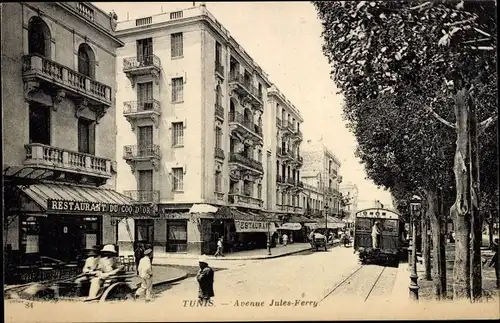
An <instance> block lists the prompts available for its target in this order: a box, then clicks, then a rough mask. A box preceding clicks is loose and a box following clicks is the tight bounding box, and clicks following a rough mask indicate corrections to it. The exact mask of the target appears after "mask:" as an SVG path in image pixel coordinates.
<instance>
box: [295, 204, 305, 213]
mask: <svg viewBox="0 0 500 323" xmlns="http://www.w3.org/2000/svg"><path fill="white" fill-rule="evenodd" d="M293 211H294V212H295V213H304V208H303V207H302V206H294V207H293Z"/></svg>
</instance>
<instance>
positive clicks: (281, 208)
mask: <svg viewBox="0 0 500 323" xmlns="http://www.w3.org/2000/svg"><path fill="white" fill-rule="evenodd" d="M276 208H277V209H278V210H279V211H282V212H294V208H293V206H292V205H285V204H276Z"/></svg>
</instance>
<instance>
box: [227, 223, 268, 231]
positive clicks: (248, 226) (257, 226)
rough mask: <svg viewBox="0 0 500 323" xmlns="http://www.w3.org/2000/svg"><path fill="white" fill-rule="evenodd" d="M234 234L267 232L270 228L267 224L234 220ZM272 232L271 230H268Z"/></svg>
mask: <svg viewBox="0 0 500 323" xmlns="http://www.w3.org/2000/svg"><path fill="white" fill-rule="evenodd" d="M234 225H235V226H236V232H267V231H268V230H270V229H271V228H270V227H269V229H268V226H269V223H268V222H260V221H242V220H234ZM270 231H272V230H270Z"/></svg>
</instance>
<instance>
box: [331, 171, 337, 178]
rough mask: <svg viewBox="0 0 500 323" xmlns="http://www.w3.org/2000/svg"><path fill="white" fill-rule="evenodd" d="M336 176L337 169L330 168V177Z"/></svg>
mask: <svg viewBox="0 0 500 323" xmlns="http://www.w3.org/2000/svg"><path fill="white" fill-rule="evenodd" d="M337 176H338V173H337V171H336V170H335V169H331V170H330V177H332V178H337Z"/></svg>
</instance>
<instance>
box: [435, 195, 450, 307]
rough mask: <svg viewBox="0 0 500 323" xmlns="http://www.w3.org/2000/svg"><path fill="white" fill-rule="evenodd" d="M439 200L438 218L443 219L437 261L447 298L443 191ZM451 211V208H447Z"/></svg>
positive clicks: (442, 292) (445, 222) (443, 296)
mask: <svg viewBox="0 0 500 323" xmlns="http://www.w3.org/2000/svg"><path fill="white" fill-rule="evenodd" d="M439 193H440V194H439V195H438V196H439V199H438V205H439V206H438V218H439V219H441V230H442V231H441V234H440V236H439V238H440V240H439V243H438V242H436V243H437V244H438V245H439V254H440V257H439V260H436V261H437V263H440V268H439V276H440V277H441V297H442V298H446V296H447V295H446V294H447V290H448V282H447V280H446V277H447V271H446V270H447V268H448V263H447V262H446V243H447V241H446V232H447V230H448V217H447V216H446V214H445V212H444V210H445V202H444V197H443V191H442V190H440V191H439ZM447 209H449V208H447Z"/></svg>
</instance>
